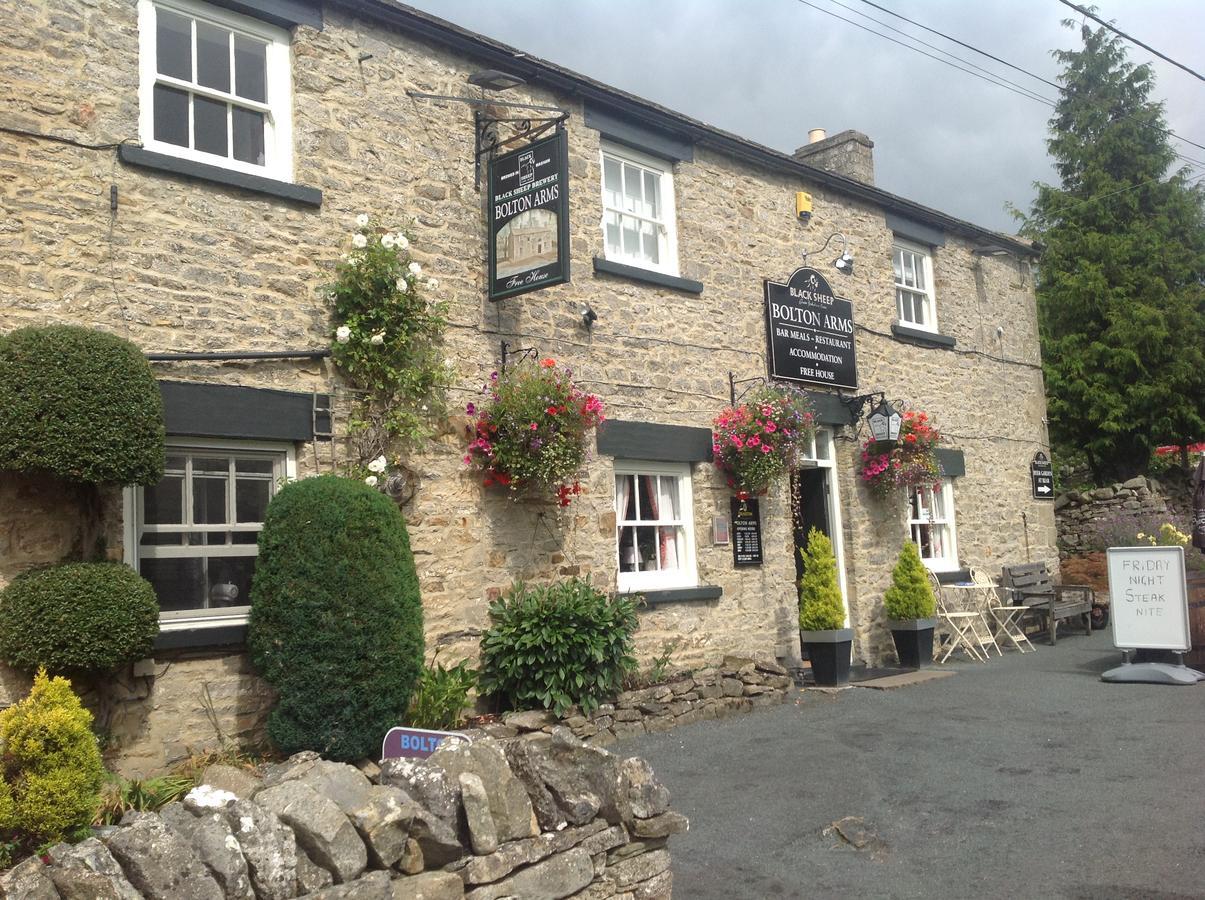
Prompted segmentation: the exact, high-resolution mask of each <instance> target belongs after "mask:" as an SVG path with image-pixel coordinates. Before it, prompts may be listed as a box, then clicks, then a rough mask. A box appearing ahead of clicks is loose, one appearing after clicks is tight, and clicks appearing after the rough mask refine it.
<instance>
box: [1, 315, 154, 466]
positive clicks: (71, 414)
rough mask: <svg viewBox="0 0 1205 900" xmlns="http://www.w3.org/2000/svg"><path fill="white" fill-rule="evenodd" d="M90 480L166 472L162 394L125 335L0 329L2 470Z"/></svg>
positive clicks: (66, 328) (69, 328) (67, 328)
mask: <svg viewBox="0 0 1205 900" xmlns="http://www.w3.org/2000/svg"><path fill="white" fill-rule="evenodd" d="M5 469H7V470H10V471H15V472H27V471H43V472H50V473H52V474H54V475H57V476H59V477H60V478H65V479H69V480H71V481H82V482H89V483H92V484H154V483H155V482H157V481H158V480H159V479H160V478H162V477H163V400H162V398H161V397H160V396H159V386H158V384H157V383H156V382H155V377H154V376H153V375H152V374H151V367H150V366H149V365H148V364H147V361H146V359H145V358H144V357H143V355H142V353H141V352H140V351H139V350H138V348H137V347H135V346H134V345H133V344H131V343H130V342H129V341H127V340H124V339H122V338H119V337H117V336H116V335H112V334H106V333H105V332H103V331H94V330H92V329H91V328H81V327H79V326H76V325H51V326H48V327H43V328H18V329H17V330H16V331H13V332H11V333H10V334H6V335H0V470H5Z"/></svg>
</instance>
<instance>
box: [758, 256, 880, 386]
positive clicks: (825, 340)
mask: <svg viewBox="0 0 1205 900" xmlns="http://www.w3.org/2000/svg"><path fill="white" fill-rule="evenodd" d="M765 285H766V343H767V345H768V348H769V357H770V376H771V377H772V378H781V379H783V380H785V381H803V382H807V383H809V384H823V385H827V386H828V387H838V388H856V387H857V386H858V367H857V363H856V362H855V360H854V305H853V303H851V302H850V301H849V300H843V299H842V298H840V297H835V296H833V290H832V288H830V287H829V285H828V282H827V281H826V280H825V278H824V276H823V275H821V274H820V273H819V272H817V271H816V270H815V269H809V268H806V267H805V268H802V269H796V270H795V274H793V275H792V276H791V278H790V280H789V281H787V283H786V284H779V283H778V282H777V281H770V280H769V279H767V280H766V282H765Z"/></svg>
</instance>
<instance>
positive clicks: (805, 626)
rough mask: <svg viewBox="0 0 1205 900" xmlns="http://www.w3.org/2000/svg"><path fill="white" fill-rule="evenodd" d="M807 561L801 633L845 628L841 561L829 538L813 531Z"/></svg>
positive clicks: (801, 593) (801, 590) (805, 553)
mask: <svg viewBox="0 0 1205 900" xmlns="http://www.w3.org/2000/svg"><path fill="white" fill-rule="evenodd" d="M799 553H800V554H801V555H802V557H803V577H802V578H800V579H799V629H800V631H832V630H833V629H836V628H841V627H843V626H844V625H845V604H844V603H842V602H841V586H840V585H839V584H838V583H837V557H836V554H834V553H833V544H832V541H830V540H829V539H828V535H826V534H825V533H824V532H822V531H820V530H819V529H816V528H813V529H812V530H811V531H809V532H808V545H807V547H806V548H804V549H803V550H800V551H799Z"/></svg>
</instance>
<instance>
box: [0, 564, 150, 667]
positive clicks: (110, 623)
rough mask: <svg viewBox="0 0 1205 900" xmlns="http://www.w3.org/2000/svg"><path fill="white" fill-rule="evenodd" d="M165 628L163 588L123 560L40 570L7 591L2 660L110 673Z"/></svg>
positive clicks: (0, 604) (0, 596)
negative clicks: (159, 593) (161, 626)
mask: <svg viewBox="0 0 1205 900" xmlns="http://www.w3.org/2000/svg"><path fill="white" fill-rule="evenodd" d="M158 633H159V604H158V601H156V599H155V589H154V588H153V587H151V584H150V582H148V581H146V579H144V578H142V577H141V576H140V575H139V574H138V573H137V572H135V571H134V570H133V569H131V568H130V567H129V566H125V565H122V564H121V563H115V562H91V563H66V564H64V565H61V566H51V567H49V568H45V569H34V570H32V571H29V572H25V573H23V574H21V575H19V576H18V577H17V578H15V579H14V580H13V581H12V583H11V584H9V585H8V586H7V587H6V588H5V589H4V590H3V591H0V659H3V660H4V661H5V662H7V663H9V664H10V665H13V666H16V667H17V668H19V669H26V670H30V671H32V670H34V669H37V668H39V667H41V666H45V667H46V668H47V669H49V670H50V671H51V672H68V673H72V672H109V671H112V670H113V669H116V668H117V667H118V666H120V665H122V664H124V663H127V662H130V661H131V660H135V659H141V658H143V657H145V656H147V655H148V654H149V653H150V652H151V644H152V642H153V641H154V639H155V635H156V634H158Z"/></svg>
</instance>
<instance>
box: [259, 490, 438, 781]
mask: <svg viewBox="0 0 1205 900" xmlns="http://www.w3.org/2000/svg"><path fill="white" fill-rule="evenodd" d="M247 644H248V648H249V649H250V651H251V658H252V661H253V662H254V664H255V666H256V668H257V669H258V670H259V671H260V673H261V674H262V675H263V676H264V678H265V679H267V681H268V682H269V683H270V684H271V685H272V686H273V687H275V688H276V690H277V692H278V695H279V696H278V699H277V703H276V706H275V707H274V708H273V710H272V712H271V714H270V716H269V718H268V734H269V736H270V737H271V738H272V741H273V742H274V743H275V744H276V746H277V748H278V749H280V751H281V752H283V753H285V754H290V753H295V752H297V751H298V750H315V751H317V752H319V753H321V754H323V755H324V756H327V757H330V758H332V759H337V760H355V759H361V758H363V757H366V756H372V755H374V754H375V753H376V752H377V751H378V750H379V748H380V744H381V740H382V739H383V738H384V737H385V732H386V731H388V730H389V728H390V727H392V726H394V725H397V724H398V723H400V722H401V721H403V719H404V717H405V715H406V711H407V709H408V708H409V705H410V695H411V692H412V690H413V688H414V684H415V681H416V680H417V679H418V675H419V671H420V670H421V669H422V664H423V610H422V601H421V599H420V597H419V588H418V575H417V573H416V572H415V569H414V557H413V555H412V554H411V552H410V539H409V536H408V535H407V533H406V523H405V521H404V520H403V519H402V515H401V513H400V512H398V509H397V506H396V505H395V504H394V503H393V502H392V501H391V500H390V499H389V498H388V497H386V496H385V495H384V494H381V493H379V492H378V491H375V490H373V489H372V488H371V487H369V486H368V485H366V484H364V483H363V482H360V481H352V480H351V479H347V478H339V477H337V476H335V475H323V476H320V477H318V478H309V479H306V480H304V481H298V482H294V483H292V484H287V485H285V486H284V487H283V488H281V490H280V491H279V492H278V493H277V494H276V496H275V497H274V498H273V499H272V502H271V503H270V504H269V505H268V511H267V515H266V517H265V521H264V528H263V531H262V532H260V537H259V560H258V562H257V563H256V568H255V577H254V580H253V581H252V583H251V616H250V625H249V628H248V633H247Z"/></svg>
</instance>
